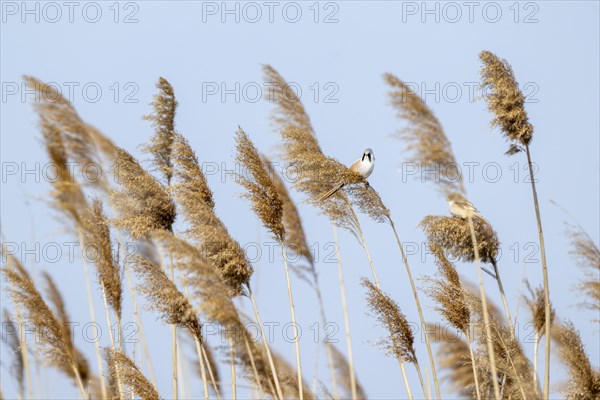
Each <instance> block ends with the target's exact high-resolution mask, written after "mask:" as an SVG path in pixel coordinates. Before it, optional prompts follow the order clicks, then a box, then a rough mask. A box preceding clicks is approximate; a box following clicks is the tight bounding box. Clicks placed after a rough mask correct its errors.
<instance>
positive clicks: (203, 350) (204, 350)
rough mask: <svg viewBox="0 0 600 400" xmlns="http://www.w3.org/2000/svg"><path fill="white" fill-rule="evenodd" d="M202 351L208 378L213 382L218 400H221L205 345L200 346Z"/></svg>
mask: <svg viewBox="0 0 600 400" xmlns="http://www.w3.org/2000/svg"><path fill="white" fill-rule="evenodd" d="M200 350H201V351H202V357H203V358H204V363H205V365H206V367H207V369H208V376H209V377H210V381H211V382H212V387H213V389H214V391H215V396H217V400H220V398H221V395H220V394H219V387H218V386H217V381H216V380H215V375H214V374H213V370H212V367H211V365H210V362H209V361H208V356H207V355H206V348H205V347H204V344H202V345H200Z"/></svg>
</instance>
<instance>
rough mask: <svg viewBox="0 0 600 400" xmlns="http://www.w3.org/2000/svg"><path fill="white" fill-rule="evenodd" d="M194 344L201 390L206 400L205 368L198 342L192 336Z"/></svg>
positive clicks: (206, 380)
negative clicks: (200, 378)
mask: <svg viewBox="0 0 600 400" xmlns="http://www.w3.org/2000/svg"><path fill="white" fill-rule="evenodd" d="M194 344H195V345H196V353H197V354H198V363H199V365H200V376H201V377H202V388H203V389H204V399H205V400H208V398H209V395H208V379H207V378H206V368H205V367H204V359H203V358H202V349H201V347H200V346H201V345H200V341H199V340H198V338H197V337H195V336H194Z"/></svg>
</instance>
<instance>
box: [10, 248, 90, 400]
mask: <svg viewBox="0 0 600 400" xmlns="http://www.w3.org/2000/svg"><path fill="white" fill-rule="evenodd" d="M7 258H8V260H9V263H8V264H9V265H10V266H9V267H5V268H2V272H3V274H4V276H5V277H6V278H7V280H8V282H9V284H10V287H9V290H10V293H11V296H12V297H13V299H14V300H15V302H17V303H18V304H20V305H22V307H23V309H24V322H26V323H27V324H30V325H31V326H35V327H36V328H37V329H38V331H39V332H43V334H41V335H40V336H39V340H37V341H36V345H37V346H38V347H39V349H40V350H41V352H42V354H44V356H45V357H46V360H47V361H48V363H49V364H50V365H52V366H54V367H56V368H58V369H59V370H60V371H62V372H63V373H65V374H66V375H67V376H69V377H70V378H72V379H73V380H74V381H75V383H76V384H77V385H78V386H79V389H80V390H81V394H82V396H83V397H84V398H87V393H86V390H85V386H86V385H87V382H88V378H89V368H88V363H87V360H86V359H85V358H84V356H83V354H82V353H81V352H80V351H79V350H77V349H76V348H75V345H74V343H73V340H72V338H71V335H70V330H69V329H68V322H69V319H68V317H67V315H66V311H65V310H64V302H63V301H62V297H61V296H60V293H58V291H57V290H54V289H53V288H49V290H50V291H51V300H52V301H53V303H54V305H55V307H56V308H57V311H58V316H57V315H56V314H55V313H54V312H53V311H52V310H51V309H50V307H49V306H48V304H46V302H45V301H44V299H43V297H42V295H41V294H40V292H39V291H38V290H37V288H36V287H35V284H34V282H33V280H32V278H31V276H30V275H29V274H28V273H27V271H26V270H25V268H24V267H23V265H21V263H19V262H18V261H17V260H16V259H15V258H14V257H12V256H10V255H7ZM54 288H55V287H54Z"/></svg>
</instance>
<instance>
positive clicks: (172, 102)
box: [143, 77, 178, 185]
mask: <svg viewBox="0 0 600 400" xmlns="http://www.w3.org/2000/svg"><path fill="white" fill-rule="evenodd" d="M156 88H157V89H158V93H157V94H155V95H154V101H153V102H152V107H153V109H154V112H153V113H152V114H150V115H147V116H145V117H144V119H146V120H149V121H151V122H152V125H153V126H154V129H155V132H154V136H152V138H151V139H150V144H148V145H146V146H144V148H143V149H144V151H145V152H147V153H150V154H151V155H152V163H153V165H154V167H155V168H156V169H157V170H158V171H159V172H160V173H161V175H162V176H163V177H164V178H165V180H166V183H167V185H169V184H170V183H171V178H172V177H173V160H172V153H173V142H174V140H175V113H176V111H177V105H178V104H177V100H176V99H175V93H174V91H173V87H172V86H171V84H170V83H169V81H167V80H166V79H165V78H163V77H160V78H159V79H158V82H157V83H156Z"/></svg>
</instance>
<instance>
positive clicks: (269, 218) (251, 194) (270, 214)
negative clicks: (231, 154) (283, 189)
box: [236, 128, 285, 242]
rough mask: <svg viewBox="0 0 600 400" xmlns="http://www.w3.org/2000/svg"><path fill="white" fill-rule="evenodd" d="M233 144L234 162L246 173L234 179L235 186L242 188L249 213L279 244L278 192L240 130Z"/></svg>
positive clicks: (281, 233) (282, 230) (280, 204)
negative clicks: (250, 211) (235, 155)
mask: <svg viewBox="0 0 600 400" xmlns="http://www.w3.org/2000/svg"><path fill="white" fill-rule="evenodd" d="M236 143H237V157H236V161H237V162H238V163H240V164H241V165H242V166H243V167H244V168H245V169H246V173H242V174H240V175H238V183H240V184H241V185H242V186H244V187H245V188H246V193H245V194H244V197H246V198H248V199H249V200H250V202H251V204H252V209H253V210H254V212H255V213H256V215H258V217H259V218H260V220H261V221H262V223H263V225H265V227H266V228H267V229H269V230H270V231H271V232H272V233H273V235H275V237H276V238H277V240H279V241H280V242H283V240H284V237H285V228H284V226H283V222H282V217H283V201H282V200H281V197H280V196H279V191H278V190H277V187H276V186H275V184H274V183H273V179H272V178H271V176H270V175H269V173H268V172H267V169H266V168H265V165H264V164H263V162H262V160H261V158H260V154H259V153H258V150H257V149H256V147H255V146H254V144H253V143H252V141H250V138H249V137H248V135H247V134H246V132H244V131H243V130H242V128H239V129H238V131H237V133H236Z"/></svg>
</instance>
